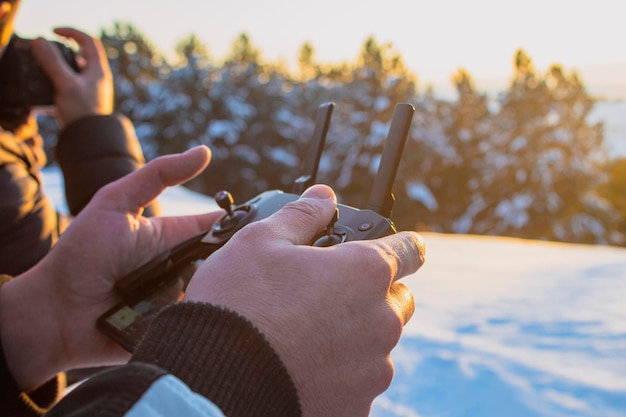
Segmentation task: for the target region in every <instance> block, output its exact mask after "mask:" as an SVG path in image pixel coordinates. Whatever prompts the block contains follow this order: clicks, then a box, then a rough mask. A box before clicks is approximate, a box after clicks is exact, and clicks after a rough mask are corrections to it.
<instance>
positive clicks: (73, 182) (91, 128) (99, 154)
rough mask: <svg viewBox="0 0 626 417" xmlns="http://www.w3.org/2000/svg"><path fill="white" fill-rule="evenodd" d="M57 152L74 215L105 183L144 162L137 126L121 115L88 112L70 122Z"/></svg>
mask: <svg viewBox="0 0 626 417" xmlns="http://www.w3.org/2000/svg"><path fill="white" fill-rule="evenodd" d="M55 153H56V160H57V162H58V163H59V166H60V167H61V171H62V172H63V177H64V179H65V198H66V200H67V205H68V208H69V210H70V213H71V214H73V215H76V214H78V212H80V210H82V209H83V207H85V205H86V204H87V203H88V202H89V200H91V197H93V195H94V194H95V193H96V191H98V190H99V189H100V188H102V187H103V186H104V185H106V184H108V183H110V182H112V181H115V180H117V179H119V178H121V177H123V176H125V175H126V174H129V173H131V172H132V171H135V170H136V169H137V168H139V167H140V166H141V165H143V163H144V158H143V153H142V151H141V147H140V145H139V141H138V140H137V137H136V136H135V130H134V127H133V125H132V123H131V122H130V120H128V119H127V118H125V117H123V116H120V115H94V116H87V117H84V118H82V119H79V120H77V121H75V122H73V123H71V124H69V125H68V126H67V127H65V129H63V130H62V131H61V133H60V134H59V140H58V143H57V146H56V148H55ZM146 215H151V213H146Z"/></svg>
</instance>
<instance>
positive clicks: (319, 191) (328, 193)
mask: <svg viewBox="0 0 626 417" xmlns="http://www.w3.org/2000/svg"><path fill="white" fill-rule="evenodd" d="M300 198H315V199H318V200H326V199H329V198H335V193H334V192H333V190H332V188H330V187H329V186H327V185H319V184H318V185H314V186H312V187H309V188H307V189H306V190H305V191H304V192H303V193H302V195H301V196H300Z"/></svg>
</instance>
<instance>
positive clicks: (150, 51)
mask: <svg viewBox="0 0 626 417" xmlns="http://www.w3.org/2000/svg"><path fill="white" fill-rule="evenodd" d="M100 37H101V40H102V43H103V45H104V48H105V51H106V53H107V56H108V58H109V65H110V66H111V71H112V72H113V81H114V86H115V110H116V111H117V112H120V113H122V114H124V115H125V116H127V117H128V118H129V119H130V120H132V122H133V123H134V125H135V129H136V131H137V137H138V138H139V140H140V142H141V145H142V147H143V150H144V154H145V155H146V157H147V158H148V159H152V158H154V157H155V156H157V155H158V154H159V150H158V145H157V144H156V141H157V140H158V135H159V134H160V129H159V127H158V126H157V124H158V123H157V116H158V115H159V114H160V113H162V111H161V110H160V109H159V106H160V105H161V104H162V103H163V102H165V104H166V105H167V101H168V100H167V99H165V98H164V97H163V94H162V93H163V88H162V80H163V78H164V77H166V76H167V73H168V72H169V67H168V65H167V63H166V62H165V61H164V59H163V57H162V56H161V54H160V53H159V52H158V51H157V50H156V48H155V47H154V46H153V45H152V44H151V43H150V42H149V41H148V40H147V39H146V37H145V36H144V35H143V34H142V33H141V32H140V31H139V30H138V29H137V28H136V27H135V26H134V25H132V24H129V23H120V22H116V23H114V25H113V27H112V28H111V29H108V30H103V31H102V33H101V35H100Z"/></svg>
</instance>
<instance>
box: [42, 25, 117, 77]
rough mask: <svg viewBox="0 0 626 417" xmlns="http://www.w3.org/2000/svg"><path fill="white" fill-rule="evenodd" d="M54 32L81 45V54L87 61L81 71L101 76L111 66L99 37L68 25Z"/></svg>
mask: <svg viewBox="0 0 626 417" xmlns="http://www.w3.org/2000/svg"><path fill="white" fill-rule="evenodd" d="M54 33H56V34H57V35H59V36H63V37H64V38H70V39H73V40H74V41H76V43H77V44H78V46H80V51H81V55H82V58H83V60H84V62H85V67H84V68H83V69H82V71H81V73H83V74H92V75H93V76H94V77H100V76H101V75H102V74H103V73H104V71H105V70H106V69H108V68H109V65H108V61H107V58H106V53H105V51H104V47H103V46H102V43H101V42H100V40H99V39H96V38H94V37H92V36H90V35H88V34H86V33H84V32H81V31H80V30H77V29H73V28H67V27H63V28H56V29H54Z"/></svg>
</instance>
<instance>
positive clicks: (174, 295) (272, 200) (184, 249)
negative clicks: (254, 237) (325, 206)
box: [97, 103, 415, 352]
mask: <svg viewBox="0 0 626 417" xmlns="http://www.w3.org/2000/svg"><path fill="white" fill-rule="evenodd" d="M333 108H334V103H324V104H322V105H321V106H320V107H319V109H318V111H317V117H316V123H315V129H314V132H313V136H312V138H311V142H310V144H309V153H308V157H307V160H306V161H305V164H304V167H305V168H304V169H305V173H304V174H303V175H302V176H301V177H299V178H298V179H296V180H295V182H294V188H293V192H292V193H285V192H283V191H280V190H271V191H265V192H263V193H261V194H259V195H258V196H257V197H255V198H253V199H251V200H249V201H247V202H246V203H244V204H238V205H235V204H234V200H233V197H232V196H231V195H230V193H228V192H226V191H220V192H218V193H217V194H216V195H215V200H216V202H217V204H218V205H219V206H220V207H221V208H223V209H224V210H225V211H226V214H225V215H224V216H222V217H221V218H220V219H219V220H218V221H217V222H215V224H214V225H213V228H212V230H211V231H209V232H203V233H201V234H199V235H197V236H194V237H192V238H191V239H189V240H187V241H185V242H182V243H180V244H179V245H177V246H175V247H174V248H172V249H171V250H169V251H167V252H165V253H163V254H161V255H160V256H158V257H156V258H154V259H152V260H150V261H149V262H147V263H146V264H144V265H143V266H141V267H140V268H138V269H137V270H135V271H134V272H132V273H131V274H129V275H128V276H126V277H124V278H123V279H122V280H120V281H118V282H117V283H116V285H115V290H116V292H117V293H118V295H119V296H120V297H121V298H122V300H123V301H122V302H121V303H120V304H118V305H116V306H115V307H114V308H112V309H110V310H109V311H107V312H106V313H105V314H103V315H102V316H101V317H100V318H99V319H98V323H97V325H98V328H99V329H100V330H101V331H103V332H104V333H105V334H107V335H108V336H110V337H111V338H112V339H113V340H115V341H116V342H118V343H119V344H120V345H121V346H122V347H124V348H125V349H126V350H128V351H130V352H132V351H133V350H134V348H135V346H136V345H137V343H138V342H139V340H140V339H141V337H142V335H143V333H144V332H145V331H146V329H147V326H148V324H149V322H150V320H151V319H152V317H153V316H154V315H155V314H156V313H157V312H158V311H159V310H160V309H161V308H162V307H163V306H164V305H166V304H170V303H172V302H175V301H177V299H179V298H180V296H181V294H182V292H183V291H184V288H185V287H186V284H187V282H188V281H189V279H190V278H191V275H192V274H193V271H195V266H196V263H197V262H200V261H203V260H204V259H206V258H207V257H208V256H210V255H211V254H212V253H213V252H215V251H216V250H218V249H219V248H221V247H222V246H223V245H224V244H225V243H226V242H228V240H229V239H230V238H231V237H232V236H233V235H234V234H235V233H236V232H237V231H238V230H240V229H241V228H242V227H244V226H245V225H247V224H249V223H252V222H255V221H258V220H262V219H265V218H266V217H268V216H270V215H271V214H273V213H275V212H276V211H278V210H279V209H280V208H281V207H283V206H285V205H286V204H287V203H289V202H292V201H295V200H297V199H298V198H299V197H300V194H301V193H302V192H303V191H304V190H305V189H306V188H308V187H309V186H311V185H313V184H314V183H315V179H316V176H317V168H318V165H319V161H320V157H321V154H322V150H323V148H324V143H325V140H326V133H327V132H328V126H329V124H330V116H331V114H332V111H333ZM414 110H415V109H414V108H413V106H412V105H410V104H406V103H401V104H398V105H396V108H395V110H394V114H393V118H392V120H391V126H390V129H389V134H388V136H387V141H386V143H385V149H384V151H383V155H382V158H381V162H380V165H379V168H378V173H377V175H376V178H375V181H374V184H373V187H372V191H371V194H370V198H369V201H368V207H367V209H363V210H360V209H357V208H354V207H350V206H347V205H343V204H338V205H337V211H336V213H335V216H334V218H333V219H332V221H331V222H330V223H329V225H328V226H327V227H326V229H325V230H324V231H323V232H322V233H321V234H320V235H319V236H317V237H316V238H315V239H313V241H312V242H311V244H312V245H314V246H322V247H327V246H332V245H336V244H341V243H343V242H347V241H352V240H368V239H376V238H378V237H382V236H387V235H390V234H393V233H396V228H395V226H394V224H393V222H392V221H391V220H390V219H389V217H390V215H391V210H392V207H393V202H394V197H393V193H392V187H393V183H394V180H395V176H396V172H397V170H398V165H399V163H400V158H401V155H402V150H403V149H404V144H405V143H406V139H407V137H408V132H409V128H410V125H411V120H412V117H413V112H414Z"/></svg>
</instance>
